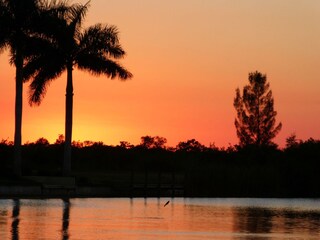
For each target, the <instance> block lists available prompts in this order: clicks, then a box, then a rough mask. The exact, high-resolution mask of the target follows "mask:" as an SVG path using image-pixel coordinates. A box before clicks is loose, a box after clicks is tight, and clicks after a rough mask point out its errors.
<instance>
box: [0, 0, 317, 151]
mask: <svg viewBox="0 0 320 240" xmlns="http://www.w3.org/2000/svg"><path fill="white" fill-rule="evenodd" d="M73 2H77V1H73ZM78 2H82V3H85V2H86V1H82V0H81V1H78ZM98 22H101V23H109V24H114V25H116V26H117V27H118V28H119V30H120V41H121V43H122V45H123V47H124V49H125V50H126V51H127V53H128V54H127V56H126V58H125V59H123V60H122V61H121V62H122V64H123V65H124V66H126V67H127V68H128V69H129V70H130V71H131V72H132V73H133V74H134V78H133V79H132V80H129V81H127V82H120V81H117V80H109V79H107V78H106V77H99V78H97V77H93V76H91V75H89V74H87V73H83V72H79V71H74V94H75V95H74V126H73V139H74V140H81V141H83V140H93V141H103V142H104V143H105V144H113V145H116V144H118V143H119V141H121V140H126V141H129V142H131V143H133V144H138V143H139V142H140V137H141V136H144V135H152V136H155V135H159V136H163V137H166V138H167V139H168V145H170V146H175V145H176V144H177V143H178V142H179V141H185V140H187V139H191V138H195V139H197V140H198V141H200V142H201V143H203V144H205V145H208V144H209V143H212V142H215V143H216V145H217V146H219V147H220V146H228V144H229V143H231V144H236V143H237V138H236V134H235V127H234V124H233V123H234V117H235V110H234V108H233V98H234V96H235V89H236V88H237V87H241V88H242V87H243V86H244V85H245V84H247V82H248V73H249V72H251V71H255V70H258V71H261V72H262V73H266V74H267V77H268V80H269V82H270V84H271V89H272V91H273V95H274V98H275V110H277V111H278V117H277V119H278V121H281V122H282V124H283V128H282V131H281V132H280V134H279V135H278V136H277V138H276V139H275V142H276V143H278V144H280V146H283V145H284V143H285V138H286V137H288V136H289V135H290V134H291V133H296V134H297V137H298V138H301V139H304V140H305V139H307V138H309V137H313V138H316V139H319V136H320V75H319V73H318V72H319V69H320V60H319V56H320V24H319V23H320V1H318V0H308V1H300V0H281V1H279V0H269V1H257V0H241V1H238V0H233V1H232V0H230V1H224V0H175V1H169V0H152V1H149V0H144V1H143V0H134V1H133V0H108V1H106V0H92V1H91V7H90V9H89V12H88V15H87V21H86V23H85V25H86V26H89V25H92V24H95V23H98ZM65 85H66V75H63V76H62V77H61V78H59V79H57V80H55V81H54V82H52V83H51V85H50V87H49V88H48V92H47V95H46V97H45V99H44V101H43V103H42V104H41V105H40V106H39V107H30V106H29V105H28V103H27V93H28V91H27V90H28V84H25V85H24V92H25V95H24V109H23V126H22V137H23V142H26V141H34V140H36V139H38V138H39V137H45V138H47V139H49V141H50V142H54V140H55V139H56V138H57V136H58V134H63V133H64V101H65ZM0 113H1V114H0V139H7V138H9V139H10V140H13V132H14V68H13V67H11V66H10V65H9V64H8V52H4V53H3V54H1V56H0Z"/></svg>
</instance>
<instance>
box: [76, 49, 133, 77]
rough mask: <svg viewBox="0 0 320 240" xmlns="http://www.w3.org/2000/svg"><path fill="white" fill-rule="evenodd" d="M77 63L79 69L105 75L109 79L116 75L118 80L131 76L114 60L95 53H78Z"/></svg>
mask: <svg viewBox="0 0 320 240" xmlns="http://www.w3.org/2000/svg"><path fill="white" fill-rule="evenodd" d="M77 64H78V68H79V69H82V70H86V71H88V72H90V73H91V74H93V75H97V76H98V75H106V76H107V77H110V78H111V79H114V78H116V77H118V78H119V79H120V80H127V79H130V78H132V76H133V75H132V73H130V72H129V71H128V70H127V69H125V68H124V67H122V66H121V65H120V64H119V63H117V62H116V61H112V60H110V59H108V58H105V57H104V56H101V55H97V54H96V55H95V54H83V55H81V54H79V56H78V58H77Z"/></svg>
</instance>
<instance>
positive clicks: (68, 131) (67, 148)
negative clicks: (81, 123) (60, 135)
mask: <svg viewBox="0 0 320 240" xmlns="http://www.w3.org/2000/svg"><path fill="white" fill-rule="evenodd" d="M72 108H73V84H72V65H71V64H68V66H67V88H66V122H65V136H66V139H65V143H64V161H63V169H62V174H63V175H64V176H68V175H70V172H71V141H72Z"/></svg>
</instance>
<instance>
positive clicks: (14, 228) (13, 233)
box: [11, 199, 20, 240]
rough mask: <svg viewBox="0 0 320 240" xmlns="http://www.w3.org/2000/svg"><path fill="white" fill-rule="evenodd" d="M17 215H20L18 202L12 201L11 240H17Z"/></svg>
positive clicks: (18, 220)
mask: <svg viewBox="0 0 320 240" xmlns="http://www.w3.org/2000/svg"><path fill="white" fill-rule="evenodd" d="M19 214H20V200H19V199H14V200H13V208H12V223H11V236H12V238H11V239H12V240H19V222H20V219H19Z"/></svg>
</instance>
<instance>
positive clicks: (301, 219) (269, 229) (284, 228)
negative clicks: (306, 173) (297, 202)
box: [233, 207, 320, 240]
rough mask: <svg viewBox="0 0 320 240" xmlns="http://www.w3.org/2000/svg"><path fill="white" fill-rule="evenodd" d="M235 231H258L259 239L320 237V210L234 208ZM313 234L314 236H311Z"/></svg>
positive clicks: (246, 232)
mask: <svg viewBox="0 0 320 240" xmlns="http://www.w3.org/2000/svg"><path fill="white" fill-rule="evenodd" d="M233 212H234V228H233V231H234V232H239V233H244V234H248V233H251V234H252V233H256V234H257V235H259V236H260V237H259V239H264V240H268V239H274V238H275V236H282V237H285V236H286V237H288V236H289V237H290V236H292V237H293V238H302V239H304V237H306V236H310V238H308V239H318V237H319V236H320V228H319V227H320V226H319V223H320V212H319V211H314V210H313V211H309V210H305V211H302V210H295V209H286V208H284V209H282V208H281V209H273V208H270V209H268V208H262V207H237V208H234V210H233ZM311 236H312V238H311Z"/></svg>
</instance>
